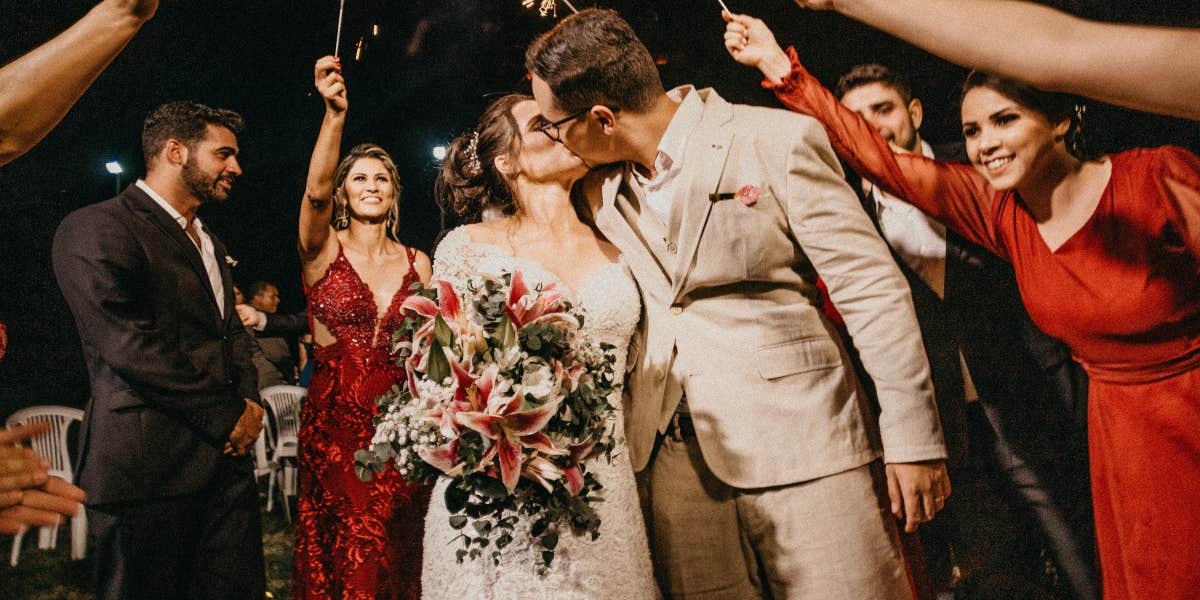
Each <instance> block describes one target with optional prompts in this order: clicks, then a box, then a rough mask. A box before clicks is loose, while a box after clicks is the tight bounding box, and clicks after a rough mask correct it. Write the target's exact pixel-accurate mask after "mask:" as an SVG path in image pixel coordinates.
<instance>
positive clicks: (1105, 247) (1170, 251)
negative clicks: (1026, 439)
mask: <svg viewBox="0 0 1200 600" xmlns="http://www.w3.org/2000/svg"><path fill="white" fill-rule="evenodd" d="M730 19H732V20H734V21H735V23H734V24H731V25H730V26H729V28H728V29H727V33H726V36H725V42H726V47H727V48H728V49H729V51H730V53H731V54H732V55H733V57H734V58H735V59H736V60H738V61H739V62H742V63H744V64H750V65H754V66H757V67H759V69H761V70H762V71H763V73H764V74H765V75H766V76H767V81H766V82H764V85H765V86H766V87H769V88H771V89H774V90H775V94H776V96H777V97H778V98H779V100H780V101H781V102H783V103H784V104H785V105H787V106H788V107H789V108H791V109H793V110H796V111H798V112H802V113H804V114H808V115H811V116H813V117H815V118H816V119H817V120H818V121H820V122H821V124H822V125H824V127H825V130H826V131H827V132H828V134H829V140H830V142H831V143H832V146H833V149H834V150H835V151H836V152H837V154H838V156H839V157H840V158H842V159H843V160H845V161H847V162H848V163H849V164H850V166H851V167H852V168H853V169H854V170H855V171H857V172H858V173H859V174H861V175H862V176H863V177H865V178H867V179H870V180H871V181H872V182H874V183H875V184H877V185H878V186H879V187H881V188H883V189H885V190H887V191H888V192H891V193H892V194H895V195H896V196H898V197H900V198H903V199H905V200H907V201H908V202H911V203H912V204H913V205H915V206H917V207H918V208H920V209H921V210H922V211H924V212H926V213H928V214H929V215H930V216H932V217H934V218H936V219H938V220H939V221H942V222H943V223H945V224H946V226H948V227H950V228H952V229H954V230H956V231H957V232H958V233H960V234H962V235H963V236H964V237H966V238H968V239H970V240H971V241H973V242H975V243H977V244H980V245H982V246H984V247H985V248H987V249H989V250H991V251H992V252H994V253H995V254H997V255H998V256H1000V257H1001V258H1004V259H1005V260H1008V261H1011V262H1012V265H1013V270H1014V272H1015V273H1016V277H1017V284H1018V286H1019V287H1020V292H1021V298H1022V300H1023V301H1024V302H1025V306H1026V308H1027V309H1028V310H1029V315H1030V316H1031V317H1033V320H1034V322H1036V323H1037V325H1038V326H1039V327H1041V328H1042V330H1043V331H1045V332H1046V333H1048V334H1050V335H1051V336H1054V337H1056V338H1059V339H1061V340H1063V341H1064V342H1066V344H1067V345H1068V346H1070V347H1071V351H1072V352H1073V353H1074V355H1075V357H1076V359H1077V360H1078V361H1079V362H1080V363H1081V364H1082V365H1083V366H1084V368H1085V369H1086V370H1087V372H1088V376H1089V380H1090V381H1089V386H1088V445H1089V448H1088V451H1089V455H1090V461H1091V474H1092V501H1093V504H1094V507H1095V519H1096V536H1097V541H1098V545H1099V550H1100V567H1101V573H1102V577H1103V587H1104V597H1105V598H1106V599H1109V600H1115V599H1122V600H1123V599H1127V598H1128V599H1134V598H1173V599H1174V598H1200V159H1198V158H1197V157H1196V156H1195V155H1194V154H1192V153H1191V152H1188V151H1187V150H1184V149H1182V148H1176V147H1170V146H1166V147H1162V148H1153V149H1150V148H1137V149H1133V150H1128V151H1125V152H1121V153H1119V154H1114V155H1111V156H1105V157H1101V158H1099V159H1096V160H1080V159H1079V158H1077V157H1076V156H1074V155H1073V153H1072V152H1070V151H1069V145H1068V142H1069V140H1071V138H1072V135H1073V134H1074V133H1075V132H1076V131H1077V127H1078V121H1077V119H1076V116H1075V115H1074V114H1073V113H1074V112H1075V111H1074V110H1072V109H1073V106H1072V104H1073V102H1072V101H1073V99H1071V98H1068V97H1063V96H1060V95H1057V94H1047V93H1045V92H1042V91H1039V90H1036V89H1034V88H1031V87H1029V86H1027V85H1023V84H1020V83H1016V82H1013V81H1010V80H1006V79H1003V78H999V77H995V76H991V75H987V74H983V73H972V74H971V75H970V76H969V77H968V78H967V81H966V83H965V84H964V85H963V98H962V123H963V136H964V137H965V140H966V146H967V154H968V155H969V156H970V158H971V162H972V163H973V164H972V165H961V164H955V163H945V162H939V161H935V160H930V159H926V158H923V157H920V156H917V155H911V154H894V153H893V152H892V150H891V148H889V146H888V142H887V141H886V140H884V139H883V137H881V136H880V135H879V134H878V133H877V132H876V131H875V130H874V128H872V127H871V126H870V125H869V124H868V123H867V122H866V120H865V119H863V118H862V117H861V116H860V115H858V114H857V113H855V112H853V111H851V110H850V109H848V108H846V107H844V106H842V105H841V104H840V103H839V102H838V101H837V100H836V99H835V98H834V97H833V95H832V94H830V93H829V91H828V90H826V89H825V88H824V87H822V86H821V84H820V82H818V81H817V80H816V78H814V77H813V76H812V75H811V74H809V73H808V71H806V70H805V69H804V67H803V66H801V65H800V62H799V60H798V59H797V58H796V54H795V51H794V50H793V51H792V52H791V55H790V57H789V56H788V55H786V54H785V53H784V52H783V50H782V49H781V48H779V46H778V45H777V44H776V42H775V39H774V35H772V34H771V32H770V30H768V29H766V26H765V25H763V24H762V21H759V20H757V19H750V18H747V17H742V16H738V17H731V18H730Z"/></svg>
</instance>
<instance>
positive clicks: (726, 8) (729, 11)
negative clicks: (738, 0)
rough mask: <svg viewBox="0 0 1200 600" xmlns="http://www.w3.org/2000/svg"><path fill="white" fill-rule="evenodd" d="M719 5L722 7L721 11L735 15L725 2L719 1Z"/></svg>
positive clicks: (723, 0)
mask: <svg viewBox="0 0 1200 600" xmlns="http://www.w3.org/2000/svg"><path fill="white" fill-rule="evenodd" d="M717 4H720V5H721V10H723V11H725V12H727V13H729V14H731V15H732V14H733V11H732V10H729V7H728V6H725V0H717Z"/></svg>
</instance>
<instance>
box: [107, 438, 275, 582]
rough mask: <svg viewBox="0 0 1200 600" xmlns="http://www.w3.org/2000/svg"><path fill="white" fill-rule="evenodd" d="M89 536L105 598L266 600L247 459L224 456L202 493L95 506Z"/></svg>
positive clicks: (259, 527)
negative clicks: (215, 473) (263, 599)
mask: <svg viewBox="0 0 1200 600" xmlns="http://www.w3.org/2000/svg"><path fill="white" fill-rule="evenodd" d="M180 468H187V467H186V465H181V467H180ZM88 538H89V540H88V542H89V545H90V546H91V547H92V549H93V550H94V552H95V555H96V579H97V581H96V583H97V585H96V587H97V590H96V597H97V598H98V599H100V600H135V599H136V600H158V599H160V598H162V599H171V600H175V599H180V600H193V599H194V600H200V599H204V600H261V598H262V597H263V594H264V593H265V592H266V589H265V588H266V581H265V578H266V571H265V568H264V564H263V550H262V517H261V514H260V512H259V508H258V486H257V485H255V482H254V476H253V464H252V463H251V462H250V459H249V458H246V457H226V458H223V459H222V460H221V463H220V467H219V468H218V472H217V475H216V476H215V477H214V478H213V480H212V481H211V482H209V484H208V485H207V486H206V487H205V489H203V490H200V491H199V492H197V493H195V494H189V495H186V496H179V497H174V498H163V499H153V500H144V501H140V502H130V503H121V504H108V505H99V506H89V507H88Z"/></svg>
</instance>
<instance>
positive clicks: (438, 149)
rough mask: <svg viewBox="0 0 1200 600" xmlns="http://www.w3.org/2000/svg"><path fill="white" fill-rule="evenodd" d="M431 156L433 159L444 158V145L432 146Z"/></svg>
mask: <svg viewBox="0 0 1200 600" xmlns="http://www.w3.org/2000/svg"><path fill="white" fill-rule="evenodd" d="M433 158H434V160H446V147H445V146H434V147H433Z"/></svg>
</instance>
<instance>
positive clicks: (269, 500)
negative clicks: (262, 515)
mask: <svg viewBox="0 0 1200 600" xmlns="http://www.w3.org/2000/svg"><path fill="white" fill-rule="evenodd" d="M274 448H275V436H272V434H271V424H270V416H268V414H266V412H265V410H264V412H263V432H262V433H259V434H258V439H256V440H254V481H256V482H257V481H258V480H259V479H262V478H263V475H266V476H269V478H270V479H268V480H266V481H268V490H269V491H274V488H275V478H276V476H277V475H276V474H277V473H278V470H280V466H278V463H276V462H275V461H274V460H272V458H271V454H270V451H269V449H274ZM281 493H282V490H281ZM274 504H275V494H274V493H271V494H269V496H268V497H266V510H268V512H269V511H270V510H271V508H272V506H274Z"/></svg>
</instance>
